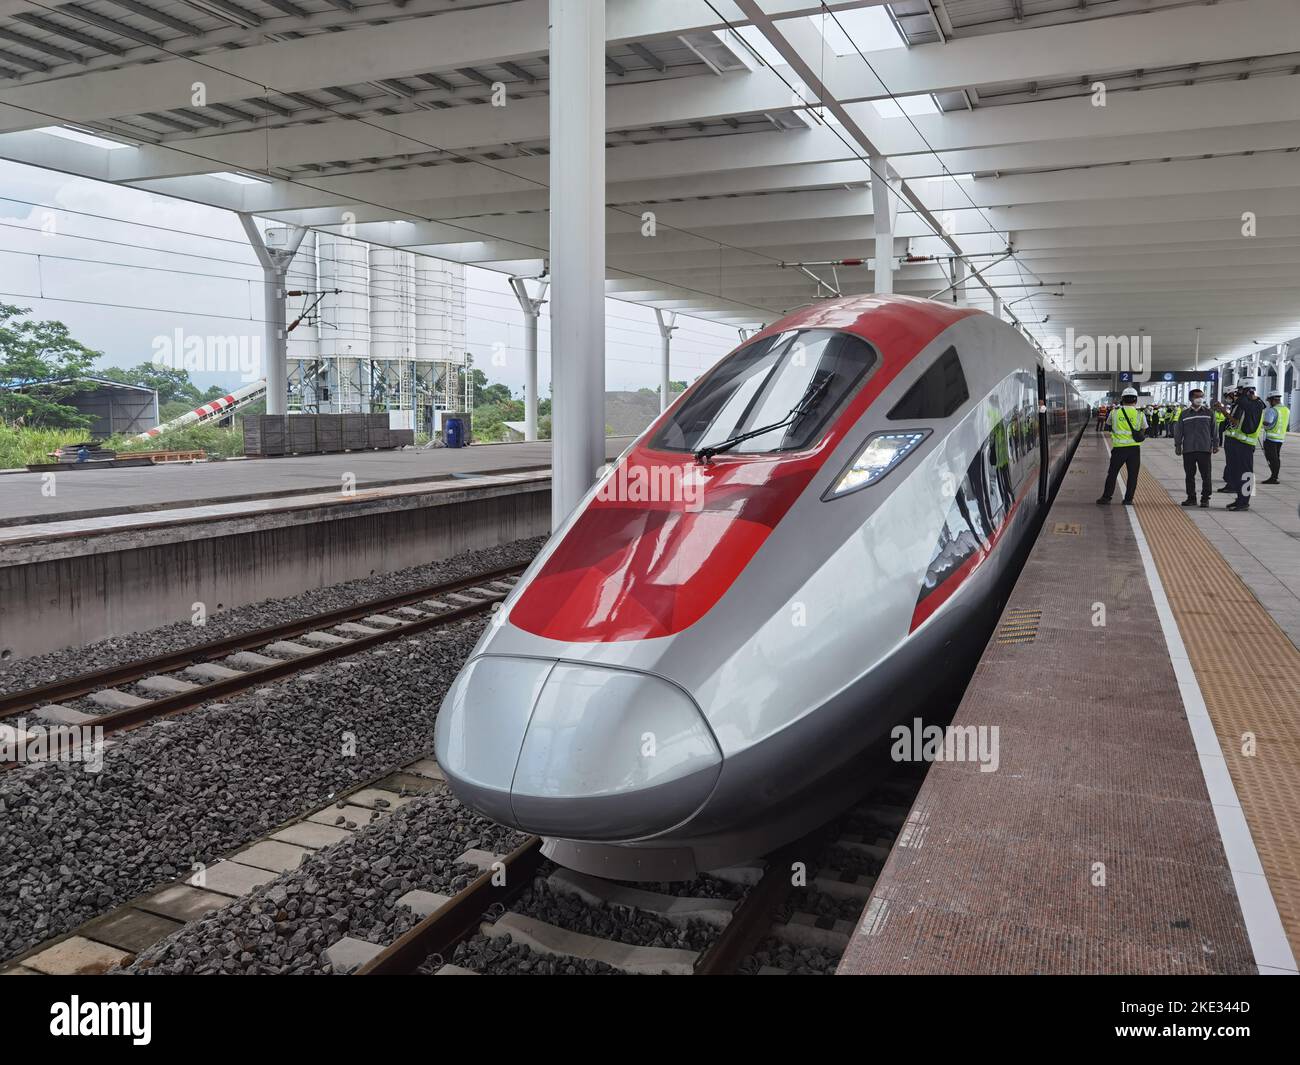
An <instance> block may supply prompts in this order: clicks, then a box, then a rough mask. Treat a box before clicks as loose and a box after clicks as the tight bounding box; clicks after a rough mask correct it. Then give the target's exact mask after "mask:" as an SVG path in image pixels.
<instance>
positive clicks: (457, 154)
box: [6, 0, 778, 320]
mask: <svg viewBox="0 0 1300 1065" xmlns="http://www.w3.org/2000/svg"><path fill="white" fill-rule="evenodd" d="M25 2H26V3H28V4H30V5H31V6H32V7H37V8H41V9H42V10H45V11H48V12H50V13H52V14H57V15H60V16H66V17H68V18H77V19H79V20H80V21H82V22H84V23H86V24H87V25H91V24H92V23H91V22H90V20H88V19H87V18H85V17H84V15H83V14H82V13H80V12H79V11H77V10H76V9H62V8H54V7H51V6H49V5H46V4H42V3H40V2H39V0H25ZM152 47H154V48H155V49H156V50H157V51H159V52H162V53H163V54H164V55H168V56H171V57H172V58H173V59H179V60H183V61H185V62H189V63H194V64H196V65H197V66H200V67H204V68H206V69H208V70H212V71H214V72H215V73H218V74H221V75H223V76H225V77H230V78H236V79H238V80H240V81H243V82H246V83H247V84H249V85H251V86H254V87H255V88H259V89H261V90H262V93H263V94H266V93H269V92H275V93H277V94H281V95H284V94H285V93H284V90H281V89H278V88H276V87H275V86H273V85H265V84H262V83H261V82H259V81H256V80H254V79H252V78H249V77H247V76H246V75H243V74H239V73H234V72H231V71H228V70H225V69H223V68H222V67H220V66H218V65H216V64H215V63H212V62H210V61H209V60H208V58H206V57H198V56H191V55H184V54H182V53H180V52H177V51H173V50H172V49H169V48H167V47H165V46H164V45H163V44H156V45H152ZM6 106H8V107H11V108H15V109H17V110H22V111H26V112H28V113H30V114H35V115H40V116H41V117H43V118H49V119H52V120H54V121H56V122H59V123H65V122H69V121H72V120H69V119H66V118H63V117H61V116H58V115H54V114H49V113H47V112H43V111H40V110H38V109H36V108H32V107H27V106H23V105H18V104H7V105H6ZM320 110H324V111H327V112H328V113H330V114H332V115H334V116H335V117H337V118H341V119H343V120H345V121H348V122H352V123H359V124H361V125H364V126H369V127H371V128H373V129H376V130H379V131H381V132H383V133H385V134H387V135H388V136H394V135H395V136H398V137H401V138H403V139H404V140H409V141H411V142H412V143H414V144H419V145H421V146H422V147H425V148H428V149H430V150H432V151H436V152H440V153H442V154H445V155H448V156H450V157H451V158H454V159H458V160H461V161H463V162H465V163H471V164H474V165H477V166H482V167H485V168H486V169H488V170H492V171H494V172H496V173H500V174H503V175H506V176H509V177H511V178H514V179H516V180H521V181H526V182H528V183H531V184H533V185H536V186H537V187H538V188H539V189H547V190H548V191H549V188H550V186H549V185H547V183H546V182H544V181H542V180H540V179H538V178H532V177H527V176H523V175H519V174H516V173H515V172H513V171H511V170H509V169H507V168H505V167H501V166H495V165H493V164H492V163H491V162H489V161H488V160H484V159H481V158H478V157H476V156H473V155H469V154H466V153H465V152H464V151H461V150H459V149H449V148H444V147H442V146H441V145H438V144H434V143H432V142H431V141H426V140H423V139H422V138H420V137H415V136H413V135H411V134H409V133H396V132H395V131H394V130H392V129H389V128H388V127H387V126H384V125H382V124H380V123H378V122H374V121H372V120H370V119H366V118H363V117H360V116H357V115H352V114H345V113H343V112H340V111H337V110H336V109H335V108H333V107H331V106H330V105H328V104H322V105H320ZM78 124H80V125H85V123H78ZM266 132H267V142H268V158H267V165H266V169H265V170H257V169H256V168H253V167H241V168H239V169H242V170H246V171H248V172H249V173H257V174H261V175H262V176H264V177H266V178H268V179H270V180H278V181H287V182H290V183H292V184H298V185H301V186H302V187H303V188H307V189H311V190H312V191H315V192H321V193H324V194H327V195H329V194H332V191H331V190H329V189H323V188H318V187H316V186H314V185H311V184H309V183H308V182H306V181H304V180H302V179H301V178H300V177H298V176H294V177H286V176H282V175H276V174H272V173H271V166H270V158H269V143H270V132H271V131H270V127H269V126H268V127H266ZM149 143H151V145H152V147H154V148H158V149H163V150H167V151H174V152H178V153H180V154H183V155H188V156H190V157H192V158H196V159H202V160H204V161H205V162H210V163H216V164H217V165H219V166H229V165H230V164H229V163H227V162H225V161H224V160H220V159H214V158H211V157H209V156H205V155H203V154H202V153H201V152H195V151H189V150H187V149H184V148H178V147H177V146H176V145H174V144H172V143H170V142H167V141H157V142H149ZM351 200H352V201H353V202H355V203H357V204H365V205H366V206H370V207H376V208H378V209H380V210H382V211H386V212H389V213H393V214H397V215H399V216H407V217H409V216H410V215H412V214H414V215H415V217H417V218H419V219H421V221H425V222H430V223H436V224H438V225H444V226H448V227H450V228H452V229H457V230H461V231H463V232H467V233H471V234H473V235H475V236H479V237H485V238H487V239H488V240H502V239H503V238H501V237H498V236H496V235H494V234H491V233H487V232H484V231H480V230H476V229H473V228H471V227H468V226H464V225H458V224H456V223H454V222H449V221H446V220H443V219H436V218H429V217H426V216H424V215H422V214H419V213H418V212H410V211H406V210H403V209H401V208H397V207H392V206H389V205H386V204H382V203H379V202H377V201H373V200H367V199H363V198H361V197H351ZM606 208H607V209H608V210H613V211H615V212H617V213H620V214H624V215H626V216H628V217H632V218H637V219H638V220H639V218H640V215H639V214H637V213H635V212H632V211H628V210H626V209H624V208H621V207H618V206H611V205H608V204H607V205H606ZM381 224H382V223H381ZM656 224H657V225H658V223H656ZM663 228H665V229H667V230H669V231H670V232H676V233H681V234H683V235H686V236H691V237H695V238H696V239H698V240H702V241H704V242H705V243H707V244H711V245H714V246H716V247H717V248H718V249H719V250H720V251H721V250H722V249H723V248H726V249H728V250H732V251H737V252H741V253H743V254H747V255H755V256H756V257H758V258H765V259H768V260H770V261H772V262H774V263H775V262H777V261H778V260H776V259H775V258H774V257H772V256H769V255H766V254H765V253H761V252H754V251H751V250H750V249H747V248H740V247H736V246H732V245H728V244H726V243H725V242H722V241H718V240H716V239H715V238H712V237H705V236H703V235H701V234H698V233H695V232H693V231H691V230H688V229H684V228H682V227H680V226H673V225H671V224H667V223H666V224H664V226H663ZM509 243H513V244H519V245H520V246H521V247H526V248H529V249H531V250H534V251H539V252H543V256H542V257H545V255H546V254H549V252H548V250H547V249H543V248H541V247H539V246H538V245H534V244H530V243H528V242H527V241H519V240H510V241H509ZM616 269H618V270H619V271H620V272H621V273H627V274H630V275H631V276H634V277H640V278H643V279H644V280H647V281H653V282H655V283H656V284H659V285H667V286H668V287H669V288H676V289H679V290H681V291H683V292H689V293H692V294H695V295H700V296H707V297H711V298H713V299H726V297H722V296H719V295H717V294H716V293H710V292H706V291H703V290H700V289H693V288H690V287H688V286H684V285H679V284H676V283H673V282H666V281H663V280H661V279H659V278H655V277H651V276H649V275H646V274H641V273H637V272H634V271H631V270H627V269H625V268H622V267H616ZM730 302H735V303H740V301H738V300H735V299H731V300H730ZM740 305H741V306H748V305H746V304H743V303H742V304H740ZM753 309H754V310H756V311H759V312H760V315H759V320H765V319H766V318H767V317H770V312H769V311H767V310H766V309H765V308H758V307H754V308H753Z"/></svg>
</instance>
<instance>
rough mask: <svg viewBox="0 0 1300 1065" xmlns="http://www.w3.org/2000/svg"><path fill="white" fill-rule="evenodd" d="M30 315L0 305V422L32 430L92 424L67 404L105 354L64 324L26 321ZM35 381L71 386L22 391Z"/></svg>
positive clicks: (81, 426) (6, 304) (14, 308)
mask: <svg viewBox="0 0 1300 1065" xmlns="http://www.w3.org/2000/svg"><path fill="white" fill-rule="evenodd" d="M30 311H31V309H30V308H27V307H16V306H13V305H12V304H8V303H0V419H3V420H4V421H6V422H8V423H10V424H11V425H25V426H27V427H29V428H33V429H37V428H39V429H72V428H83V427H85V426H87V425H89V424H90V421H91V419H90V418H88V417H86V416H85V415H82V414H79V413H78V412H77V409H76V408H75V407H72V406H69V405H68V404H67V403H65V402H63V401H64V400H67V399H68V398H70V397H71V396H73V395H75V394H76V393H77V392H78V391H79V388H78V386H77V384H76V383H75V379H76V378H78V377H84V376H86V374H87V372H88V371H89V370H90V368H91V364H92V363H93V362H94V361H95V360H96V359H97V358H99V357H100V354H101V353H100V352H98V351H92V350H91V349H90V348H88V347H86V346H85V345H84V344H82V343H80V342H79V341H77V340H74V339H73V338H72V335H71V334H70V333H69V332H68V327H67V326H65V325H64V324H63V323H62V322H54V321H47V322H38V321H35V320H33V319H31V318H27V317H25V316H26V315H27V314H29V313H30ZM34 381H50V382H67V383H57V384H41V385H38V386H35V387H24V386H28V385H30V384H31V382H34ZM19 389H21V391H19Z"/></svg>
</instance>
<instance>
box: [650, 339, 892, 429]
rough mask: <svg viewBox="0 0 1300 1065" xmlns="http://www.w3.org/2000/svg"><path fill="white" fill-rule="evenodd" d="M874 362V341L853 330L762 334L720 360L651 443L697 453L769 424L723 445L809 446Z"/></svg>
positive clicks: (852, 392)
mask: <svg viewBox="0 0 1300 1065" xmlns="http://www.w3.org/2000/svg"><path fill="white" fill-rule="evenodd" d="M875 362H876V352H875V350H874V349H873V348H872V347H871V345H870V344H868V343H867V342H866V341H865V340H863V339H862V338H861V337H857V336H854V335H852V334H851V333H841V332H837V331H836V330H833V329H805V330H790V331H789V332H785V333H776V334H773V335H772V336H769V337H764V338H762V339H761V340H757V341H755V342H754V343H752V344H747V345H745V346H744V347H742V348H740V349H739V350H738V351H736V352H734V353H732V354H731V355H729V356H728V357H727V358H726V359H724V360H723V361H722V362H721V363H719V364H718V365H717V366H716V367H715V368H714V369H713V370H712V371H711V372H710V373H709V375H708V376H707V377H706V378H705V379H704V380H703V381H701V382H700V384H699V385H698V386H697V387H696V388H695V390H694V391H693V392H692V394H691V395H690V396H689V397H688V398H687V399H686V401H685V402H684V403H682V404H681V406H680V408H679V409H678V410H676V411H674V412H673V414H672V416H671V418H670V419H669V420H668V421H667V422H665V424H664V425H663V427H662V428H661V429H660V430H659V431H658V432H657V433H656V434H655V436H654V438H653V439H652V440H651V441H650V447H652V448H658V449H660V450H663V451H696V452H698V451H700V450H701V449H704V448H709V447H717V446H718V445H719V444H723V443H724V442H728V443H729V442H730V441H731V440H732V439H733V438H734V437H737V436H741V435H743V434H745V433H752V432H754V431H755V430H757V429H762V428H763V427H764V426H772V429H771V430H770V431H767V432H762V433H758V434H756V435H754V436H752V437H750V438H749V439H747V440H742V441H739V442H737V443H735V444H734V445H731V446H727V447H726V448H725V450H726V451H727V452H728V453H730V454H755V453H761V452H769V451H797V450H799V449H801V448H806V447H810V446H812V445H813V444H814V443H816V442H817V441H818V440H819V439H820V438H821V436H822V433H823V432H824V431H825V429H826V427H827V426H828V425H829V424H830V421H831V418H832V417H833V416H834V415H835V413H836V412H837V411H838V410H839V409H840V408H841V407H843V406H844V404H845V402H846V401H847V400H848V399H849V397H851V396H852V395H853V394H854V393H855V392H857V390H858V388H859V387H860V386H861V384H862V382H863V380H864V379H865V377H866V375H867V371H868V370H870V369H871V367H872V366H873V365H875ZM800 408H802V409H801V410H800ZM797 410H798V411H799V413H798V414H795V412H796V411H797Z"/></svg>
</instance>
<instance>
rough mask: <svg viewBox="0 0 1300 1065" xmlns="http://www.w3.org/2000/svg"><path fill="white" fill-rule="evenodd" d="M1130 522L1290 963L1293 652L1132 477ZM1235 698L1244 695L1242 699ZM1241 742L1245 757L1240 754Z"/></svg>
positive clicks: (1299, 791)
mask: <svg viewBox="0 0 1300 1065" xmlns="http://www.w3.org/2000/svg"><path fill="white" fill-rule="evenodd" d="M1137 515H1138V519H1139V521H1140V522H1141V523H1142V532H1143V534H1144V535H1145V536H1146V539H1147V543H1148V545H1149V546H1150V548H1151V554H1152V556H1153V557H1154V559H1155V563H1156V567H1157V569H1159V571H1160V580H1161V581H1162V582H1163V584H1164V587H1165V594H1166V596H1167V597H1168V599H1169V605H1170V607H1171V608H1172V610H1173V613H1174V618H1175V620H1176V621H1177V622H1178V629H1179V632H1180V633H1181V635H1182V638H1183V644H1184V645H1185V646H1186V648H1187V656H1188V658H1189V659H1190V660H1191V663H1192V669H1193V670H1194V671H1195V673H1196V679H1197V682H1198V683H1199V684H1200V687H1201V694H1202V695H1203V697H1204V699H1205V705H1206V709H1207V710H1208V711H1209V714H1210V719H1211V720H1212V721H1213V722H1214V731H1215V733H1216V734H1217V735H1218V737H1219V745H1220V746H1221V747H1222V748H1223V756H1224V759H1225V761H1226V762H1227V765H1228V771H1229V772H1230V773H1231V774H1232V782H1233V784H1234V786H1235V787H1236V789H1237V796H1238V798H1239V799H1240V800H1241V806H1242V809H1243V811H1244V812H1245V815H1246V823H1247V824H1248V825H1249V826H1250V832H1251V835H1252V836H1253V837H1254V840H1255V847H1256V849H1257V850H1258V852H1259V858H1260V862H1261V863H1262V864H1263V866H1264V872H1265V874H1266V875H1267V877H1268V883H1269V886H1270V887H1271V888H1272V891H1273V898H1274V901H1275V902H1276V903H1277V908H1278V912H1279V914H1280V915H1281V918H1282V924H1283V926H1284V927H1285V928H1286V933H1287V938H1288V939H1289V940H1290V943H1291V950H1292V952H1293V953H1294V954H1295V955H1296V956H1297V957H1300V651H1297V650H1296V648H1295V645H1294V644H1293V643H1292V642H1291V641H1290V639H1289V638H1288V637H1287V635H1286V633H1284V632H1283V631H1282V630H1281V629H1280V628H1278V626H1277V624H1276V622H1274V621H1273V619H1272V618H1271V617H1269V615H1268V613H1267V612H1266V611H1265V610H1264V608H1263V607H1262V606H1261V605H1260V603H1259V600H1258V599H1256V598H1255V596H1254V594H1253V593H1252V592H1251V590H1250V588H1249V587H1247V585H1246V584H1245V583H1243V581H1242V580H1241V578H1240V577H1238V576H1237V574H1236V573H1235V572H1234V571H1233V569H1232V567H1231V566H1229V565H1228V563H1227V562H1225V561H1224V560H1223V557H1222V556H1221V555H1220V554H1219V553H1218V551H1216V550H1215V549H1214V547H1213V545H1212V544H1210V542H1209V541H1208V540H1206V539H1205V537H1204V536H1203V535H1202V534H1201V531H1200V530H1199V529H1198V528H1197V527H1196V524H1195V523H1194V522H1193V521H1192V520H1191V519H1190V518H1189V517H1188V516H1187V514H1185V513H1184V512H1183V509H1182V508H1181V507H1180V506H1179V505H1178V504H1177V503H1176V502H1175V501H1174V500H1173V498H1172V497H1171V496H1170V495H1169V493H1168V492H1166V491H1165V489H1164V488H1163V487H1162V486H1161V485H1160V484H1159V483H1158V482H1157V481H1156V480H1155V479H1154V478H1153V477H1151V476H1149V475H1148V474H1147V473H1145V472H1144V473H1143V474H1142V475H1141V476H1140V477H1139V478H1138V491H1137ZM1241 518H1242V520H1243V521H1250V520H1251V518H1250V515H1249V514H1243V515H1241ZM1243 693H1251V694H1250V695H1249V697H1248V698H1246V699H1243V698H1242V695H1243ZM1247 734H1251V735H1253V737H1254V741H1255V751H1254V754H1246V753H1244V747H1245V745H1246V742H1247V739H1248V736H1247Z"/></svg>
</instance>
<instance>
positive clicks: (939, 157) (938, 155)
mask: <svg viewBox="0 0 1300 1065" xmlns="http://www.w3.org/2000/svg"><path fill="white" fill-rule="evenodd" d="M706 2H707V0H706ZM819 2H820V3H821V7H822V10H823V12H824V13H825V14H824V15H823V16H822V17H823V18H825V15H830V17H831V19H832V20H833V21H834V22H835V25H836V26H837V27H839V30H840V32H841V33H842V34H844V37H845V39H846V40H847V41H848V42H849V44H851V45H852V46H853V50H854V51H855V52H857V53H858V56H859V58H860V59H861V60H862V62H863V63H865V64H866V66H867V69H868V70H870V71H871V75H872V77H874V78H875V79H876V81H877V82H879V84H880V87H881V88H882V89H884V90H885V92H886V93H887V94H888V96H889V99H890V101H891V102H892V103H893V104H894V105H895V106H896V107H897V108H898V112H899V114H901V115H902V116H903V117H904V118H906V119H907V122H908V125H910V126H911V127H912V129H913V131H915V133H916V135H917V136H918V137H920V138H921V142H922V143H923V144H924V145H925V146H926V148H928V149H929V151H930V154H931V155H932V156H934V160H935V162H937V163H938V164H939V166H940V167H941V168H942V169H943V172H944V173H945V174H946V175H947V176H948V177H949V179H951V180H952V183H953V184H954V185H956V186H957V191H958V192H960V193H961V194H962V195H963V196H965V197H966V201H967V202H968V203H969V204H970V205H971V207H973V208H974V209H975V211H976V213H978V214H979V216H980V218H981V219H982V220H983V221H984V224H985V225H986V226H988V227H989V229H990V231H992V232H994V233H996V232H998V230H997V229H996V227H994V225H993V223H992V221H990V219H989V217H988V215H986V214H985V213H984V209H983V208H982V207H980V206H979V205H978V204H977V203H976V202H975V201H974V200H973V199H972V198H971V195H970V193H969V192H967V191H966V190H965V189H964V188H962V185H961V182H960V181H958V180H957V179H956V177H955V176H954V175H953V173H952V171H951V170H949V169H948V164H947V163H945V162H944V161H943V157H942V155H941V153H940V152H939V151H938V150H937V149H936V148H935V147H934V145H933V144H931V143H930V141H929V138H927V137H926V135H925V134H924V133H922V132H921V128H920V127H919V126H918V125H917V124H916V123H915V122H913V121H912V116H911V115H909V114H908V113H907V111H906V110H905V109H904V108H903V106H902V104H900V103H899V102H898V97H897V96H896V95H895V93H894V92H893V90H892V89H890V88H889V86H888V85H886V84H885V81H884V79H883V78H882V77H881V76H880V74H879V72H878V71H877V70H876V68H875V66H874V65H873V64H872V62H871V60H869V59H868V58H867V57H866V54H865V53H864V52H863V51H862V49H861V48H860V47H859V46H858V42H857V41H856V40H855V39H854V38H853V35H852V34H851V33H849V31H848V29H847V28H846V27H845V26H844V23H842V22H841V21H840V19H839V16H838V15H837V14H836V13H835V12H834V11H833V10H832V9H831V8H830V7H828V6H827V4H826V0H819ZM823 40H824V38H823ZM1011 261H1012V262H1013V263H1014V264H1015V267H1016V271H1017V273H1018V274H1019V276H1020V281H1021V284H1022V285H1023V284H1024V280H1025V275H1024V270H1023V269H1022V268H1021V263H1020V258H1019V256H1017V255H1015V254H1014V252H1013V253H1012V255H1011ZM971 265H972V266H973V265H974V264H973V263H972V264H971ZM1030 273H1033V271H1032V270H1031V271H1030ZM1034 278H1035V280H1037V281H1039V282H1042V280H1043V279H1042V278H1041V277H1039V276H1038V275H1037V274H1034ZM954 287H955V286H954ZM1029 306H1030V308H1031V309H1033V311H1034V315H1035V316H1037V314H1038V310H1037V308H1035V307H1034V303H1033V301H1032V300H1030V303H1029ZM1012 318H1013V319H1015V316H1014V315H1013V316H1012Z"/></svg>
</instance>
